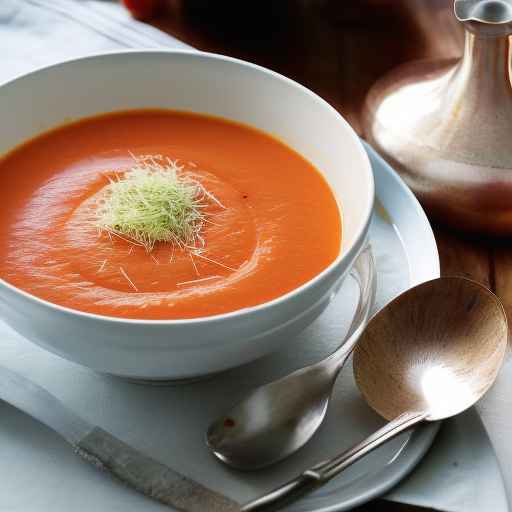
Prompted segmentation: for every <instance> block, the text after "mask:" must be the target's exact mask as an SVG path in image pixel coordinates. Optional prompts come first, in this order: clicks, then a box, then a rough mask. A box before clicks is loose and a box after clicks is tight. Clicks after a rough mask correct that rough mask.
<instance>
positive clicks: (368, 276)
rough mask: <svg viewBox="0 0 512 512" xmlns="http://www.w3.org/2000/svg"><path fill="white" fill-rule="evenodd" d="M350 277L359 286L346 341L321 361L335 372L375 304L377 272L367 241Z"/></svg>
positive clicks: (362, 329) (360, 331)
mask: <svg viewBox="0 0 512 512" xmlns="http://www.w3.org/2000/svg"><path fill="white" fill-rule="evenodd" d="M350 277H352V278H353V279H355V281H357V284H358V286H359V302H358V303H357V307H356V311H355V313H354V318H353V319H352V323H351V324H350V327H349V329H348V332H347V334H346V337H345V340H346V341H345V342H344V343H343V344H342V345H341V347H339V348H338V349H337V350H335V351H334V352H333V353H332V354H331V355H330V356H329V357H328V358H327V359H326V360H325V361H324V362H323V363H322V364H324V363H325V365H326V366H329V367H330V368H331V370H332V371H334V372H335V373H337V372H338V371H339V370H341V368H342V367H343V365H344V364H345V361H346V360H347V358H348V356H349V355H350V354H351V353H352V351H353V350H354V347H355V346H356V343H357V340H358V339H359V337H360V336H361V334H362V333H363V331H364V330H365V328H366V325H367V324H368V319H369V318H370V314H371V312H372V308H373V305H374V304H375V295H376V293H377V274H376V270H375V259H374V256H373V252H372V246H371V244H370V243H369V242H368V243H367V244H366V247H365V248H364V249H363V250H362V251H361V254H360V255H359V256H358V258H357V259H356V262H355V263H354V266H353V267H352V270H351V271H350Z"/></svg>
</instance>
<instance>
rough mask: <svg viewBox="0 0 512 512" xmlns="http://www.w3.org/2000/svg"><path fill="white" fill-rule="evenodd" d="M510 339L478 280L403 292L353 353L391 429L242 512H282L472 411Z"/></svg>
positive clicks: (359, 378)
mask: <svg viewBox="0 0 512 512" xmlns="http://www.w3.org/2000/svg"><path fill="white" fill-rule="evenodd" d="M507 338H508V329H507V318H506V316H505V311H504V309H503V306H502V304H501V302H500V300H499V299H498V298H497V297H496V296H495V295H494V294H493V293H492V292H491V291H490V290H488V289H487V288H485V287H484V286H481V285H479V284H478V283H475V282H474V281H470V280H469V279H464V278H456V277H453V278H441V279H436V280H434V281H429V282H427V283H424V284H422V285H419V286H417V287H415V288H413V289H411V290H409V291H407V292H405V293H403V294H402V295H400V296H399V297H398V298H396V299H395V300H394V301H393V302H391V303H390V304H389V305H388V306H386V307H385V308H384V309H383V310H382V311H381V312H380V313H378V314H377V315H376V316H375V317H374V318H373V319H372V320H371V321H370V323H369V325H368V327H367V329H366V331H365V333H364V334H363V336H362V337H361V339H360V341H359V344H358V346H357V348H356V351H355V354H354V375H355V379H356V382H357V385H358V387H359V389H360V391H361V392H362V394H363V395H364V397H365V399H366V401H367V402H368V404H369V405H370V406H371V407H372V408H373V409H374V410H375V411H377V412H378V413H379V414H380V415H381V416H383V417H384V418H386V419H387V420H389V423H388V424H387V425H385V426H384V427H382V428H381V429H380V430H378V431H377V432H375V433H374V434H372V435H371V436H369V437H368V438H367V439H365V440H364V441H362V442H361V443H359V444H358V445H356V446H354V447H353V448H351V449H349V450H347V451H345V452H344V453H342V454H340V455H338V456H336V457H334V458H333V459H330V460H327V461H325V462H322V463H320V464H318V465H316V466H315V467H313V468H311V469H309V470H307V471H304V472H303V473H302V474H301V475H299V476H298V477H297V478H295V479H294V480H291V481H290V482H287V483H286V484H284V485H282V486H281V487H279V488H277V489H275V490H274V491H272V492H271V493H269V494H267V495H266V496H264V497H262V498H259V499H257V500H255V501H253V502H251V503H248V504H247V505H245V506H244V507H242V511H243V512H256V511H258V512H260V511H269V510H276V509H278V508H281V507H282V506H283V505H284V504H285V503H288V502H289V501H291V500H294V499H297V498H298V497H300V496H302V495H303V494H304V493H306V492H308V491H310V490H311V489H314V488H316V487H319V486H321V485H322V484H324V483H325V482H327V481H328V480H330V479H331V478H333V477H334V476H335V475H338V474H339V473H341V472H342V471H343V470H344V469H345V468H347V467H348V466H350V465H351V464H353V463H354V462H356V461H357V460H359V459H360V458H361V457H363V456H365V455H366V454H367V453H369V452H371V451H372V450H374V449H375V448H377V447H378V446H380V445H382V444H383V443H385V442H386V441H388V440H390V439H392V438H393V437H395V436H396V435H398V434H400V433H401V432H403V431H404V430H406V429H409V428H411V427H412V426H414V425H416V424H418V423H420V422H422V421H435V420H440V419H444V418H448V417H450V416H454V415H456V414H459V413H460V412H462V411H464V410H465V409H467V408H469V407H470V406H472V405H473V404H474V403H475V402H477V401H478V400H479V399H480V398H481V397H482V396H483V395H484V393H485V392H486V391H487V390H488V389H489V388H490V387H491V385H492V383H493V382H494V380H495V379H496V376H497V375H498V372H499V370H500V368H501V365H502V362H503V358H504V355H505V352H506V349H507Z"/></svg>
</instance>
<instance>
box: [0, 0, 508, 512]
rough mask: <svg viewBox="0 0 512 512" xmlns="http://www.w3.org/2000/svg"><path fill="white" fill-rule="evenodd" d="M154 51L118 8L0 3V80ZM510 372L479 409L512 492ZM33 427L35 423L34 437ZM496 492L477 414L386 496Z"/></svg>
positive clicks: (73, 0)
mask: <svg viewBox="0 0 512 512" xmlns="http://www.w3.org/2000/svg"><path fill="white" fill-rule="evenodd" d="M158 46H167V47H175V48H183V47H186V45H184V44H183V43H181V42H179V41H176V40H175V39H173V38H172V37H170V36H167V35H166V34H163V33H161V32H160V31H158V30H155V29H153V28H152V27H149V26H147V25H145V24H143V23H138V22H136V21H134V20H132V19H131V17H130V16H129V14H128V13H127V12H126V11H125V10H124V9H122V8H121V7H120V6H119V5H117V4H114V3H111V2H99V1H92V0H91V1H89V0H82V1H78V0H0V52H1V55H2V64H1V66H0V82H2V81H5V80H8V79H10V78H12V77H14V76H16V75H18V74H21V73H25V72H27V71H30V70H32V69H34V68H36V67H40V66H42V65H46V64H50V63H54V62H57V61H61V60H65V59H67V58H71V57H77V56H81V55H87V54H91V53H95V52H99V51H107V50H116V49H124V48H136V47H139V48H142V47H158ZM34 93H35V94H37V91H34ZM0 119H1V113H0ZM0 126H1V123H0ZM1 129H2V130H3V129H6V127H1ZM0 350H1V349H0ZM5 350H6V351H7V352H5ZM9 350H12V346H11V347H9V346H5V347H4V356H5V357H8V356H9ZM1 353H2V352H0V354H1ZM0 357H1V356H0ZM511 366H512V362H511V361H510V360H509V361H508V363H507V365H506V368H505V371H504V372H503V374H502V376H501V378H500V380H499V382H498V385H497V386H496V387H495V388H494V389H493V390H492V391H491V393H490V394H489V396H488V397H487V398H486V399H485V400H484V401H483V402H482V404H481V405H480V406H479V410H480V412H481V414H482V417H483V419H484V422H485V423H486V425H487V427H488V428H489V431H490V434H491V438H492V440H493V442H494V444H495V446H496V447H497V448H498V456H499V459H500V461H501V463H502V467H503V470H504V474H505V477H506V482H507V487H508V490H509V492H510V490H511V489H512V466H511V465H510V464H506V461H507V460H509V461H510V460H511V458H512V443H508V439H507V433H508V428H507V425H508V422H509V421H510V420H511V419H512V418H511V415H512V398H511V397H510V393H509V392H508V390H509V389H512V367H511ZM509 381H510V382H509ZM19 421H26V418H25V417H24V416H23V415H21V414H20V415H19ZM37 428H38V427H37V426H36V425H35V424H34V432H35V431H37ZM29 441H30V440H27V442H29ZM48 460H49V462H50V463H51V462H52V460H53V462H54V463H56V461H57V460H58V458H52V457H51V454H49V459H48ZM501 486H502V483H501V479H500V474H499V470H498V467H497V464H496V459H495V458H494V455H493V452H492V449H491V445H490V442H489V439H488V437H487V435H486V433H485V429H484V428H483V426H482V425H481V423H480V421H479V418H478V416H477V415H476V413H475V412H474V411H470V412H468V413H466V414H464V415H462V416H460V417H459V418H457V419H456V420H454V421H450V422H447V423H446V424H445V426H444V427H443V429H442V431H441V433H440V437H439V439H438V440H437V441H436V444H435V446H434V448H433V449H432V450H431V452H430V453H429V454H428V456H427V457H426V459H425V460H424V461H423V462H422V463H421V465H420V467H419V468H418V469H417V470H416V471H415V472H414V473H413V475H411V476H410V477H409V478H408V479H407V480H406V481H405V482H403V483H402V484H401V485H400V486H399V487H398V488H397V489H395V490H394V491H393V492H392V493H391V494H390V495H389V496H388V498H389V499H392V500H395V501H401V502H405V503H412V504H418V505H421V506H425V507H430V508H435V509H438V510H443V511H450V512H452V511H453V512H459V511H460V512H472V511H475V512H477V511H478V512H481V511H493V512H494V511H496V512H501V511H504V510H506V508H504V507H505V506H506V505H505V504H504V503H503V499H502V492H501V490H502V487H501ZM27 492H28V491H27ZM9 503H11V504H12V502H10V500H9V496H6V493H5V492H4V493H3V494H2V495H0V510H2V511H4V510H5V511H6V512H7V511H9V512H11V511H14V510H18V509H14V508H12V507H10V505H9ZM119 510H122V509H119Z"/></svg>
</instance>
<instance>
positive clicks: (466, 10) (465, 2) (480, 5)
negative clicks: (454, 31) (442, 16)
mask: <svg viewBox="0 0 512 512" xmlns="http://www.w3.org/2000/svg"><path fill="white" fill-rule="evenodd" d="M454 9H455V16H457V19H458V20H459V21H479V22H481V23H489V24H501V23H510V22H512V0H455V4H454Z"/></svg>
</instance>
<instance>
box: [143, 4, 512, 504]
mask: <svg viewBox="0 0 512 512" xmlns="http://www.w3.org/2000/svg"><path fill="white" fill-rule="evenodd" d="M452 9H453V1H452V0H279V1H272V0H259V1H252V0H245V1H239V2H228V1H223V2H218V1H217V2H213V1H208V0H169V4H168V8H167V11H166V12H165V13H164V14H161V15H160V16H159V17H158V18H156V19H153V20H150V21H149V22H150V23H152V24H153V25H155V26H157V27H158V28H160V29H162V30H164V31H166V32H168V33H170V34H172V35H174V36H176V37H177V38H179V39H181V40H182V41H185V42H187V43H189V44H191V45H192V46H194V47H196V48H199V49H202V50H207V51H212V52H217V53H222V54H225V55H231V56H235V57H239V58H242V59H245V60H249V61H252V62H256V63H258V64H262V65H264V66H266V67H268V68H271V69H274V70H276V71H278V72H280V73H283V74H284V75H287V76H289V77H291V78H294V79H295V80H297V81H298V82H300V83H302V84H304V85H306V86H307V87H309V88H310V89H312V90H313V91H315V92H316V93H318V94H319V95H320V96H322V97H323V98H325V99H326V100H327V101H329V102H330V103H331V104H332V105H334V106H335V107H336V108H337V109H338V110H339V111H340V112H341V113H342V114H343V115H344V116H345V118H346V119H348V121H349V122H350V123H351V124H352V126H353V127H354V128H355V129H356V130H357V131H360V110H361V105H362V102H363V100H364V97H365V95H366V92H367V91H368V89H369V87H370V86H371V85H372V83H373V82H374V81H375V80H376V79H377V78H378V77H379V76H381V75H382V74H383V73H384V72H386V71H387V70H389V69H391V68H393V67H394V66H396V65H398V64H400V63H402V62H406V61H408V60H412V59H417V58H426V57H438V56H440V57H451V56H458V55H460V54H461V49H462V40H463V38H462V30H461V27H460V26H459V24H458V22H457V21H456V20H455V18H454V16H453V14H452ZM434 231H435V235H436V239H437V243H438V247H439V252H440V257H441V268H442V273H443V274H444V275H465V276H469V277H472V278H473V279H476V280H478V281H480V282H482V283H484V284H486V285H487V286H489V287H490V288H492V289H493V290H494V291H496V292H497V293H498V295H499V296H500V297H501V298H502V300H503V301H504V303H505V305H506V308H507V311H510V308H511V307H512V250H511V249H510V248H509V247H508V244H507V243H505V242H500V243H498V242H496V241H494V242H493V241H486V240H483V239H474V238H473V239H470V238H466V237H464V236H462V235H461V234H456V233H452V232H450V231H448V230H446V229H444V228H442V227H440V226H434ZM425 510H426V509H420V508H417V507H410V506H406V505H397V504H393V503H388V502H386V501H383V500H377V501H375V502H372V503H370V504H367V505H365V506H363V507H361V508H359V509H358V511H359V512H413V511H415V512H419V511H425Z"/></svg>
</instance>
